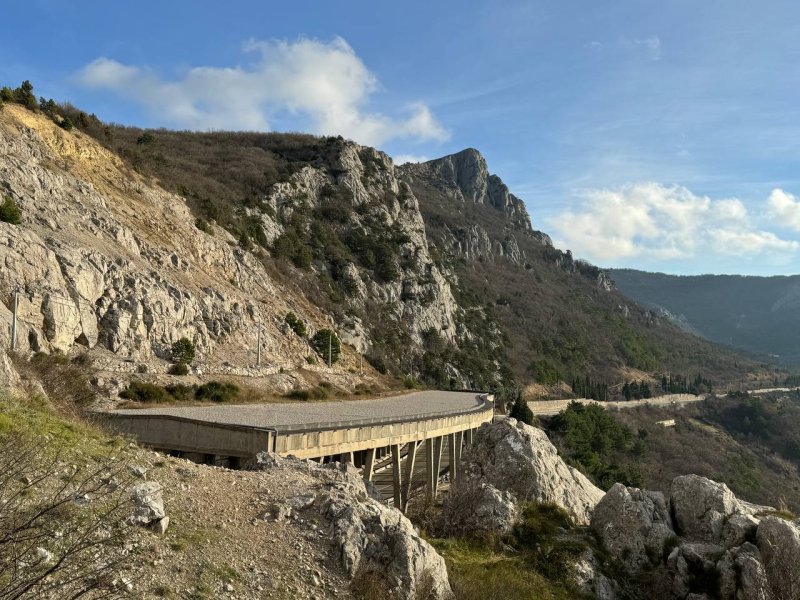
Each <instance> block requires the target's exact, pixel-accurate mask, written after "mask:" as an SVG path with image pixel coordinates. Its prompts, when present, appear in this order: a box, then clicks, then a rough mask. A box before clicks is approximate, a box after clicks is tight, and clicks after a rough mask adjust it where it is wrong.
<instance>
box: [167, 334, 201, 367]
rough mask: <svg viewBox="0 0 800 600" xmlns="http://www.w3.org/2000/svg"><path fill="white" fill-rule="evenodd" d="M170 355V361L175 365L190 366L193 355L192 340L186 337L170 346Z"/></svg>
mask: <svg viewBox="0 0 800 600" xmlns="http://www.w3.org/2000/svg"><path fill="white" fill-rule="evenodd" d="M171 354H172V360H173V361H174V362H176V363H183V364H184V365H190V364H192V361H193V360H194V354H195V348H194V344H193V343H192V340H190V339H189V338H187V337H182V338H181V339H179V340H178V341H177V342H175V343H174V344H172V349H171Z"/></svg>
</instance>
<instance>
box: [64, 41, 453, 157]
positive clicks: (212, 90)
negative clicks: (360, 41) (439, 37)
mask: <svg viewBox="0 0 800 600" xmlns="http://www.w3.org/2000/svg"><path fill="white" fill-rule="evenodd" d="M244 50H245V51H246V52H247V53H249V54H252V55H254V56H255V60H254V62H253V63H252V64H250V65H248V66H246V67H241V66H235V67H194V68H192V69H190V70H189V71H187V72H186V73H185V74H184V75H183V76H182V77H180V78H177V79H175V80H166V79H164V78H162V77H160V76H159V75H157V74H156V73H154V72H153V71H151V70H149V69H146V68H142V67H136V66H131V65H124V64H121V63H119V62H117V61H115V60H112V59H109V58H98V59H97V60H95V61H93V62H91V63H89V64H88V65H86V67H84V68H83V69H82V70H81V71H80V72H79V73H78V79H79V81H80V82H81V83H83V84H84V85H86V86H89V87H93V88H99V89H107V90H111V91H114V92H116V93H118V94H119V95H121V96H124V97H126V98H130V99H133V100H134V101H136V102H138V103H139V104H141V105H142V106H144V107H145V108H147V109H148V110H149V111H150V112H152V113H153V114H156V115H159V116H161V117H163V118H164V119H165V120H167V121H168V124H170V125H175V126H179V127H188V128H191V129H202V130H207V129H249V130H268V129H269V128H270V121H271V120H273V119H274V118H275V117H276V116H277V115H279V114H290V115H292V116H295V117H299V118H306V119H309V120H310V122H311V127H312V128H313V129H314V132H315V133H319V134H324V135H343V136H345V137H349V138H353V139H355V140H357V141H359V142H361V143H364V144H371V145H378V144H382V143H383V142H385V141H387V140H389V139H394V138H406V139H413V140H435V141H442V140H445V139H447V138H448V136H449V133H448V131H447V130H446V129H445V128H444V127H443V126H442V125H441V124H440V123H439V122H438V121H437V120H436V118H435V116H434V115H433V113H431V111H430V109H429V108H428V107H427V106H425V105H424V104H422V103H413V104H411V105H409V106H408V107H407V109H406V110H405V114H404V115H402V116H401V117H399V118H392V117H389V116H386V115H384V114H380V113H376V112H370V111H369V110H368V109H367V108H366V104H367V101H368V100H369V98H370V97H371V96H372V95H373V94H375V93H376V92H378V91H379V90H380V84H379V82H378V80H377V78H376V77H375V76H374V75H373V74H372V73H371V72H370V71H369V69H367V67H366V65H365V64H364V63H363V62H362V61H361V59H360V58H359V57H358V56H357V55H356V53H355V51H354V50H353V49H352V48H351V47H350V45H349V44H348V43H347V42H346V41H345V40H343V39H342V38H338V37H337V38H335V39H334V40H333V41H331V42H330V43H324V42H321V41H319V40H312V39H299V40H297V41H295V42H286V41H275V40H272V41H250V42H247V43H246V44H245V46H244Z"/></svg>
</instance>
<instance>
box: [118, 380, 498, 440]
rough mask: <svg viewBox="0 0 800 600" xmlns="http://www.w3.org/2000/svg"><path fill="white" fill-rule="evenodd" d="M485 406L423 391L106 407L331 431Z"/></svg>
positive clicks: (471, 397)
mask: <svg viewBox="0 0 800 600" xmlns="http://www.w3.org/2000/svg"><path fill="white" fill-rule="evenodd" d="M483 409H485V403H484V401H483V399H482V398H481V395H480V394H478V393H476V392H443V391H434V390H426V391H420V392H413V393H411V394H403V395H400V396H387V397H384V398H374V399H370V400H340V401H332V402H291V403H288V402H287V403H273V404H224V405H211V406H166V407H161V408H141V409H138V408H134V409H121V410H114V411H109V413H110V414H114V415H126V416H134V417H145V416H166V417H174V418H179V419H186V420H192V421H203V422H206V423H215V424H224V425H236V426H242V427H253V428H275V429H278V430H279V431H304V430H318V429H333V428H337V427H340V426H348V425H351V426H352V425H357V424H362V423H391V422H400V421H408V420H423V419H428V418H434V417H438V416H444V415H457V414H464V413H469V412H472V411H478V410H483Z"/></svg>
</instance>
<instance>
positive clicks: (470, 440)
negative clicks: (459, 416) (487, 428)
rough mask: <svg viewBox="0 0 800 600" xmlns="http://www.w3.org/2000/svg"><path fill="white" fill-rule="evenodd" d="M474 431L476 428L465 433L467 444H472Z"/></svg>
mask: <svg viewBox="0 0 800 600" xmlns="http://www.w3.org/2000/svg"><path fill="white" fill-rule="evenodd" d="M474 431H475V430H474V429H467V430H466V431H465V432H464V435H465V436H466V438H465V439H466V441H467V446H472V434H473V432H474Z"/></svg>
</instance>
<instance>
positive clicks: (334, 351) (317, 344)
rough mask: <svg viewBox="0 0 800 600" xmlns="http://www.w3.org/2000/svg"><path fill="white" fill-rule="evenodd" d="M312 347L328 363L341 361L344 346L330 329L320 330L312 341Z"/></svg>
mask: <svg viewBox="0 0 800 600" xmlns="http://www.w3.org/2000/svg"><path fill="white" fill-rule="evenodd" d="M311 347H312V348H314V350H315V351H316V353H317V354H319V355H320V356H321V357H322V360H324V361H325V362H326V363H327V362H328V361H329V360H330V362H331V363H335V362H338V361H339V357H340V355H341V352H342V345H341V342H340V341H339V338H338V337H337V335H336V334H335V333H334V332H333V331H331V330H330V329H320V330H319V331H318V332H317V333H316V334H314V337H313V338H312V339H311Z"/></svg>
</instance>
